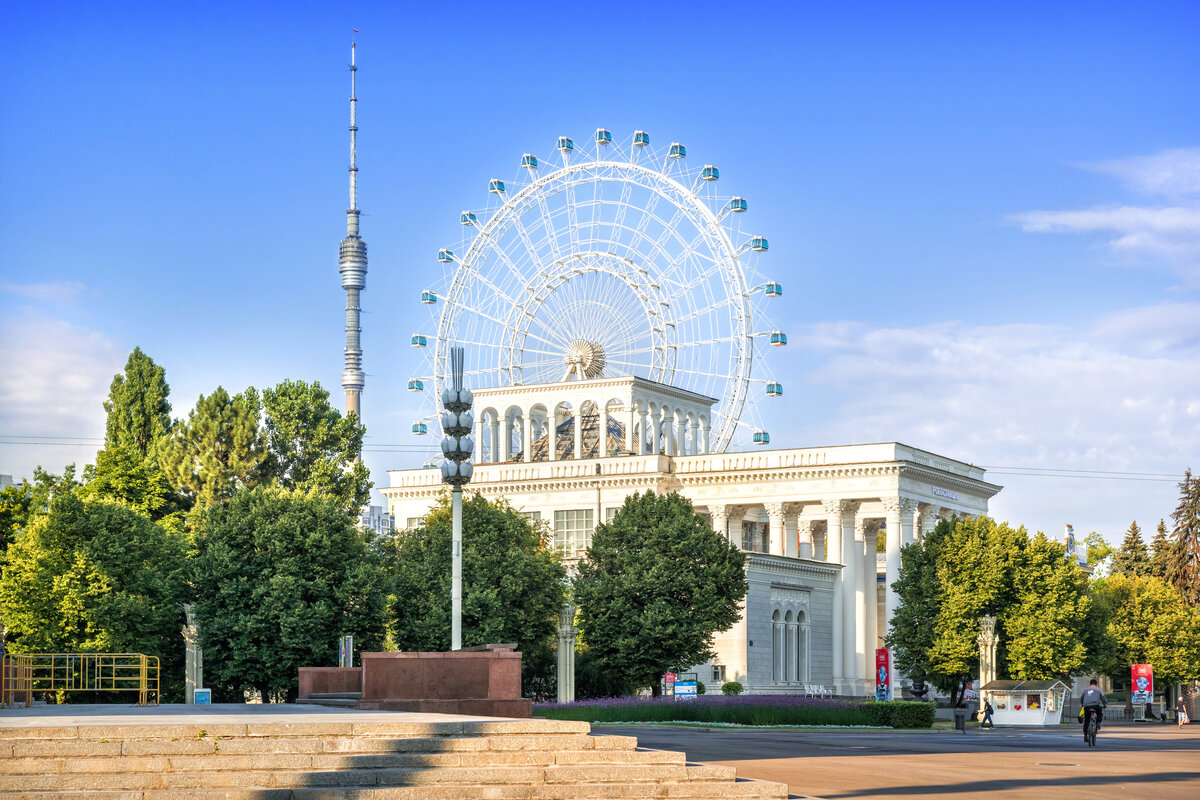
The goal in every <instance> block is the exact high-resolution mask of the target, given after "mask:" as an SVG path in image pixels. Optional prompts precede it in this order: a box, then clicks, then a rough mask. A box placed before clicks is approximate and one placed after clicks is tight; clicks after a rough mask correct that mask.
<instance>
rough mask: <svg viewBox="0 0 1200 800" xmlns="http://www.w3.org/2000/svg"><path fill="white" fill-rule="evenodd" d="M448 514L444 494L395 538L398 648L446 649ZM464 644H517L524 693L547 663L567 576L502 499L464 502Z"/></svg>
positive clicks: (537, 533)
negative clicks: (419, 522) (422, 519)
mask: <svg viewBox="0 0 1200 800" xmlns="http://www.w3.org/2000/svg"><path fill="white" fill-rule="evenodd" d="M451 538H452V509H451V507H450V495H449V494H448V493H447V494H445V495H443V496H442V497H441V498H440V499H439V501H438V503H437V505H436V506H434V508H433V509H432V510H431V511H430V512H429V514H428V515H427V516H426V517H425V522H424V524H423V525H422V526H421V527H419V528H416V529H415V530H408V531H401V532H400V533H398V534H396V544H395V551H394V556H393V558H392V562H393V565H394V566H393V567H392V570H393V574H394V578H395V584H394V585H395V594H394V596H393V597H392V598H391V600H390V603H391V615H390V626H391V630H390V633H391V638H392V641H393V643H394V644H395V645H396V646H397V647H399V648H401V649H403V650H418V651H443V650H449V649H450V568H451V563H450V561H451V552H450V547H451ZM462 569H463V597H462V641H463V645H464V646H467V647H470V646H473V645H483V644H497V643H501V642H515V643H516V644H517V647H518V649H519V650H520V651H521V655H522V659H521V671H522V677H523V683H524V684H525V690H526V691H527V692H531V691H534V692H535V693H536V689H537V687H536V686H535V685H534V684H535V683H536V682H537V681H538V680H539V678H540V676H542V675H544V674H545V672H546V671H547V670H548V669H549V665H550V663H551V661H552V659H553V656H552V652H553V650H552V648H553V643H554V637H555V627H556V625H557V620H558V612H559V610H560V609H561V608H562V606H563V604H564V602H565V597H566V571H565V570H564V569H563V566H562V563H561V561H560V560H559V558H558V554H557V553H555V552H554V551H553V550H551V549H550V548H548V547H547V546H546V542H545V541H543V537H542V533H541V532H540V531H539V530H538V528H537V527H536V526H535V525H534V523H533V522H531V521H530V520H529V519H528V518H526V517H525V516H524V515H523V514H521V513H520V512H518V511H516V510H515V509H514V508H513V507H512V506H511V505H509V504H508V503H507V502H505V501H503V500H500V501H496V502H490V501H488V500H486V499H485V498H484V497H483V496H481V495H479V494H475V495H474V496H472V497H470V498H464V500H463V566H462Z"/></svg>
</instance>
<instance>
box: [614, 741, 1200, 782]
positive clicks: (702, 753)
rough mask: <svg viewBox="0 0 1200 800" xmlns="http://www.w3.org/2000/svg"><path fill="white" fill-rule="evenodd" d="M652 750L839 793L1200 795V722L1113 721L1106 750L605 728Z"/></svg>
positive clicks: (1071, 744) (1075, 744)
mask: <svg viewBox="0 0 1200 800" xmlns="http://www.w3.org/2000/svg"><path fill="white" fill-rule="evenodd" d="M593 732H594V733H596V734H605V733H609V734H621V735H627V736H636V737H637V738H638V743H639V744H640V745H641V746H642V747H650V748H655V749H660V750H679V751H683V752H685V753H687V755H688V759H689V760H691V761H700V762H705V763H710V764H725V765H729V766H732V767H736V768H737V772H738V776H739V777H743V778H761V779H764V780H772V781H780V782H784V783H787V784H788V786H789V787H790V789H791V792H792V793H793V794H794V795H798V796H800V797H810V798H814V799H816V798H820V799H821V800H834V798H854V800H872V798H897V797H900V798H907V799H908V800H917V798H940V799H941V800H945V799H946V798H949V797H954V798H980V799H982V798H984V797H987V798H990V799H991V800H995V798H1042V797H1046V798H1055V799H1056V800H1057V799H1058V798H1120V800H1136V798H1152V800H1174V798H1180V799H1181V800H1183V799H1184V798H1186V800H1197V798H1200V725H1191V726H1188V727H1186V728H1183V729H1180V728H1177V727H1176V726H1174V725H1154V724H1150V725H1122V726H1115V725H1114V726H1110V725H1106V726H1104V728H1103V729H1102V730H1101V731H1100V737H1099V741H1098V744H1097V746H1096V747H1095V748H1089V747H1087V746H1086V745H1085V744H1084V742H1083V736H1082V734H1081V732H1080V729H1079V728H1078V727H1077V726H1070V727H1067V726H1063V727H1062V728H1060V729H1057V730H1042V729H1037V730H1019V729H998V730H995V731H983V730H978V729H972V730H970V731H968V732H967V733H965V734H964V733H958V732H950V731H945V732H942V731H937V732H934V731H924V732H921V731H918V732H903V731H895V732H891V731H888V732H864V733H857V732H851V731H846V732H843V731H836V732H834V731H821V730H790V731H789V730H769V731H767V730H721V729H689V728H671V727H654V726H645V727H642V726H604V727H598V728H593Z"/></svg>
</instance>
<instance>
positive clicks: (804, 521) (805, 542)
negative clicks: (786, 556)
mask: <svg viewBox="0 0 1200 800" xmlns="http://www.w3.org/2000/svg"><path fill="white" fill-rule="evenodd" d="M796 533H797V535H798V537H799V539H800V552H799V556H800V558H815V556H814V555H813V552H814V551H813V520H812V519H811V518H808V517H799V518H798V519H797V520H796Z"/></svg>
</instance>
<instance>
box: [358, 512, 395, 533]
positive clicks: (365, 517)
mask: <svg viewBox="0 0 1200 800" xmlns="http://www.w3.org/2000/svg"><path fill="white" fill-rule="evenodd" d="M358 527H360V528H363V529H366V530H372V531H375V532H376V533H379V534H386V535H391V533H392V532H393V531H394V530H395V528H396V519H395V517H393V516H392V515H391V514H389V513H387V512H386V511H384V510H383V506H367V507H366V508H365V509H364V510H363V512H362V516H360V517H359V518H358Z"/></svg>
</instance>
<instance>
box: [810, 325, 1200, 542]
mask: <svg viewBox="0 0 1200 800" xmlns="http://www.w3.org/2000/svg"><path fill="white" fill-rule="evenodd" d="M1194 309H1195V307H1194V306H1188V305H1187V304H1172V305H1167V306H1157V307H1153V308H1142V309H1130V310H1128V311H1126V312H1122V313H1121V314H1114V315H1110V316H1107V317H1105V318H1103V319H1101V320H1099V321H1098V322H1097V323H1096V324H1095V325H1094V326H1091V327H1089V328H1087V329H1086V330H1071V329H1068V328H1065V327H1061V326H1055V325H1001V326H969V325H964V324H961V323H945V324H938V325H928V326H922V327H917V328H896V329H880V328H870V327H868V326H866V325H862V324H855V323H837V324H833V325H818V326H816V327H815V329H814V330H813V331H812V332H811V333H809V334H808V335H805V336H798V337H796V338H795V340H794V341H795V343H796V344H799V345H801V346H802V347H804V348H806V349H808V348H811V351H812V352H813V353H814V354H815V355H817V356H818V357H820V358H821V359H822V361H823V363H822V364H821V365H820V366H819V367H817V369H816V370H815V373H814V374H813V375H810V376H808V377H806V378H805V383H806V384H808V385H811V386H821V387H836V389H837V391H838V392H839V393H840V395H841V397H842V402H841V403H840V404H838V405H835V407H836V409H837V410H836V411H835V412H834V416H833V417H832V418H831V419H826V420H822V421H821V422H819V423H817V424H816V425H814V428H816V427H819V434H818V433H816V432H810V433H806V434H805V438H806V439H808V440H809V441H815V440H820V441H848V442H865V441H893V440H899V441H902V442H905V443H907V444H912V445H914V446H917V447H921V448H925V449H930V450H933V451H936V452H939V453H942V454H944V455H947V456H950V457H953V458H959V459H962V460H965V461H970V462H972V463H975V464H980V465H985V466H991V467H1042V468H1053V469H1072V470H1108V471H1114V472H1147V473H1151V472H1152V473H1170V474H1179V475H1182V472H1183V469H1184V468H1185V467H1187V466H1189V465H1191V466H1193V467H1195V466H1197V465H1198V464H1194V463H1191V461H1190V459H1195V458H1196V456H1197V455H1198V454H1200V413H1198V412H1200V408H1198V405H1200V404H1198V403H1197V401H1196V398H1197V397H1200V347H1197V344H1196V341H1197V338H1198V337H1200V332H1198V330H1197V328H1198V325H1200V323H1197V322H1196V320H1197V319H1200V315H1195V314H1194V313H1193V311H1194ZM1189 313H1193V315H1192V316H1191V317H1190V318H1189V320H1188V323H1189V324H1188V325H1186V326H1185V327H1186V328H1187V331H1185V332H1180V331H1178V330H1177V326H1178V323H1179V321H1180V319H1181V318H1183V317H1185V316H1186V315H1188V314H1189ZM1003 471H1004V470H999V469H997V470H995V472H996V473H1000V472H1003ZM992 480H994V481H995V482H996V483H1000V484H1005V485H1007V487H1008V488H1006V489H1005V490H1004V491H1003V492H1001V494H1000V495H999V496H998V497H997V498H996V500H995V501H994V503H993V506H992V508H993V511H994V513H996V515H997V516H1001V517H1009V518H1011V521H1013V522H1014V523H1016V522H1020V523H1024V524H1026V525H1028V526H1029V527H1031V528H1035V529H1041V530H1046V531H1060V530H1061V527H1062V524H1063V523H1064V522H1072V523H1074V524H1075V525H1076V527H1077V528H1079V529H1081V530H1083V531H1084V532H1086V531H1088V530H1092V529H1096V530H1101V531H1102V532H1104V533H1105V534H1106V535H1109V536H1110V537H1111V536H1119V534H1120V532H1121V531H1123V530H1124V527H1125V526H1127V525H1128V524H1129V521H1130V520H1132V519H1138V520H1140V521H1142V522H1143V523H1145V522H1149V521H1157V519H1158V518H1159V517H1164V516H1168V515H1169V514H1170V512H1171V510H1172V509H1173V508H1174V506H1175V499H1174V498H1175V492H1176V490H1175V487H1174V485H1173V484H1171V483H1169V482H1157V481H1152V480H1131V479H1129V478H1124V479H1121V480H1111V481H1110V480H1095V479H1091V480H1079V479H1070V480H1069V479H1063V478H1055V477H1041V478H1036V479H1034V478H1025V477H1019V476H1015V475H1001V474H993V475H992ZM1151 518H1153V520H1151Z"/></svg>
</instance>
